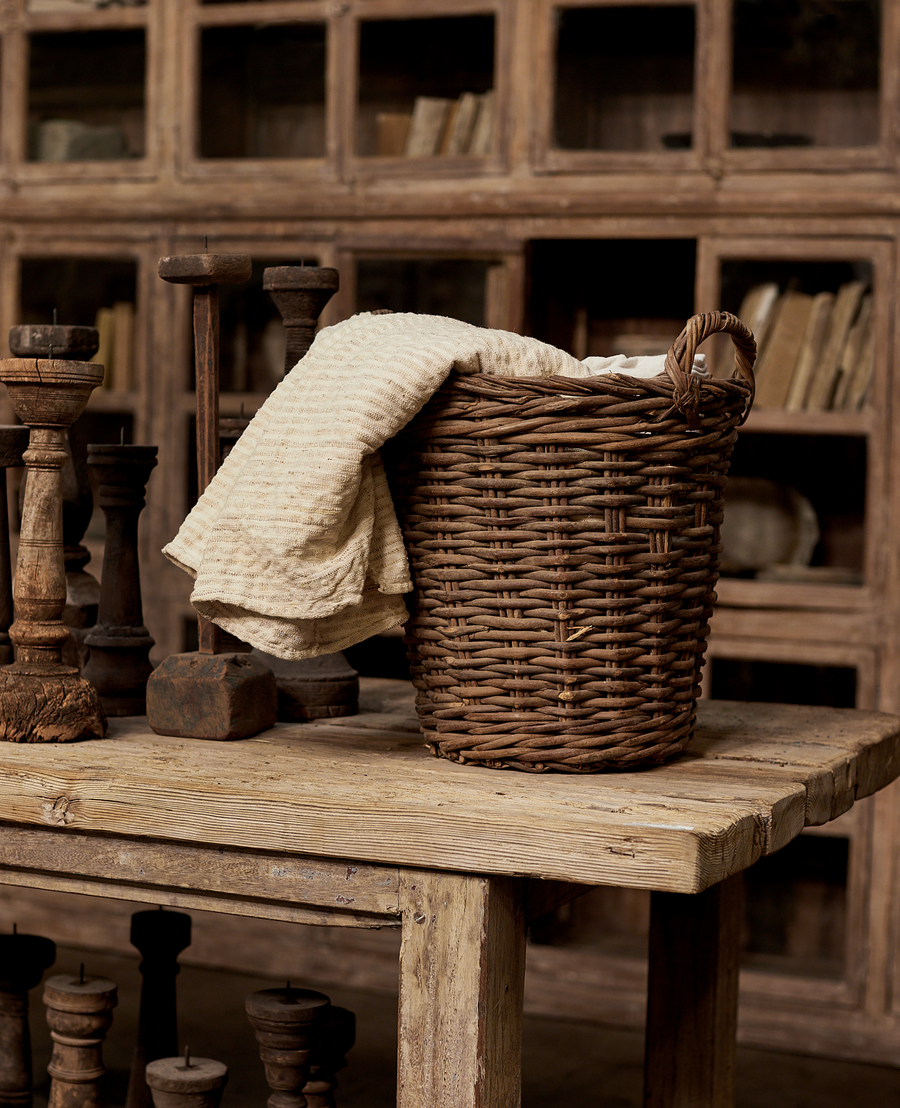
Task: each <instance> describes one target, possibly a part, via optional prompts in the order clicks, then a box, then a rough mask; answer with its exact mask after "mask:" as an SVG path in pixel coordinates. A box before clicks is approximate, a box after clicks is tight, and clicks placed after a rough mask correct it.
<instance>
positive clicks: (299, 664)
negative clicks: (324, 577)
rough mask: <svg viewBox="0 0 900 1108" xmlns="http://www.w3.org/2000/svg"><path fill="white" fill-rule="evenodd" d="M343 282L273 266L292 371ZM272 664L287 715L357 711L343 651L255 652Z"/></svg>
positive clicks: (354, 682) (271, 283)
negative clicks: (296, 656) (298, 655)
mask: <svg viewBox="0 0 900 1108" xmlns="http://www.w3.org/2000/svg"><path fill="white" fill-rule="evenodd" d="M338 286H339V279H338V271H337V270H336V269H328V268H326V267H323V266H315V265H283V266H271V267H270V268H268V269H265V270H263V288H264V289H266V291H267V292H268V293H269V295H270V296H271V297H272V299H273V300H274V301H275V306H276V307H277V308H278V310H279V312H280V313H281V316H282V322H283V323H284V327H285V330H286V331H287V348H286V352H285V359H284V371H285V373H287V372H288V371H289V370H291V369H292V368H293V367H294V366H295V365H296V364H297V362H298V361H300V359H301V358H302V357H304V355H305V354H306V352H307V351H308V350H309V348H310V346H312V343H313V339H314V338H315V337H316V325H317V323H318V321H319V315H320V314H321V312H322V309H323V308H324V307H325V305H326V304H327V303H328V301H329V300H330V299H331V297H332V296H333V295H334V294H335V292H336V291H337V289H338ZM253 653H254V654H255V655H257V656H258V657H259V658H261V659H262V660H263V661H264V662H265V664H266V665H267V666H269V667H270V669H271V670H272V673H273V674H274V675H275V684H276V686H277V687H278V718H279V719H280V720H282V721H291V720H304V719H320V718H322V717H330V716H352V715H355V714H356V713H357V712H358V711H359V674H358V673H357V672H356V670H355V669H354V668H353V667H352V666H351V665H350V663H349V662H348V661H347V659H346V658H345V657H344V655H343V654H342V653H341V652H339V651H338V652H336V653H333V654H320V655H319V656H318V657H315V658H305V659H303V660H301V661H287V660H285V659H284V658H276V657H275V656H274V655H273V654H268V653H266V652H265V651H262V650H254V652H253Z"/></svg>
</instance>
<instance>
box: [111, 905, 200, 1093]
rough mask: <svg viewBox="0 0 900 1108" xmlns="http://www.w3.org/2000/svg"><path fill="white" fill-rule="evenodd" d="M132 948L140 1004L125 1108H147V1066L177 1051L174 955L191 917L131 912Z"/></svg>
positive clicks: (186, 940)
mask: <svg viewBox="0 0 900 1108" xmlns="http://www.w3.org/2000/svg"><path fill="white" fill-rule="evenodd" d="M131 943H132V946H136V947H137V949H138V950H139V951H140V952H141V958H142V961H141V964H140V967H139V968H140V971H141V1000H140V1006H139V1008H138V1029H137V1042H136V1044H135V1048H134V1057H133V1059H132V1064H131V1075H130V1078H129V1081H128V1095H127V1097H126V1100H125V1108H149V1106H150V1105H151V1104H152V1098H151V1096H150V1089H149V1087H148V1085H147V1080H146V1076H145V1071H146V1068H147V1063H148V1062H155V1061H156V1060H157V1059H159V1058H172V1057H173V1056H174V1055H175V1054H177V1052H178V1021H177V1008H176V1003H175V978H176V977H177V975H178V961H177V959H178V955H179V954H180V953H181V952H182V950H184V949H185V947H187V946H190V943H191V917H190V916H188V915H186V914H185V913H184V912H166V911H145V912H135V913H134V915H133V916H132V917H131ZM198 1061H199V1060H198ZM195 1076H196V1075H195Z"/></svg>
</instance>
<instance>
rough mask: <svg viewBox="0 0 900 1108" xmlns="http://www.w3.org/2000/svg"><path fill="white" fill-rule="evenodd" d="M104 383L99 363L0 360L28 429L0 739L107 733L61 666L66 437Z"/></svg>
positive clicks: (79, 681) (0, 685) (79, 684)
mask: <svg viewBox="0 0 900 1108" xmlns="http://www.w3.org/2000/svg"><path fill="white" fill-rule="evenodd" d="M102 380H103V366H101V365H98V364H96V363H95V362H77V361H56V360H51V359H40V358H35V359H32V358H5V359H3V360H2V361H0V381H2V382H3V383H4V384H5V385H6V387H7V390H8V392H9V397H10V400H11V402H12V405H13V408H14V410H15V413H16V415H17V416H18V417H19V419H21V421H22V422H23V423H24V424H26V425H27V426H28V427H29V428H30V432H31V433H30V435H29V440H28V450H27V451H26V452H25V455H24V457H25V464H26V466H27V482H26V486H25V503H24V507H23V512H22V527H21V531H20V536H19V556H18V561H17V564H16V580H15V587H14V591H13V599H14V604H15V614H16V618H15V621H14V622H13V625H12V627H11V628H10V632H9V634H10V638H11V639H12V641H13V644H14V645H15V648H16V661H15V662H13V663H12V664H11V665H8V666H5V667H4V668H3V669H2V670H0V738H2V739H6V740H8V741H12V742H67V741H70V740H74V739H80V738H96V737H100V736H102V735H103V734H104V733H105V730H106V724H105V720H104V718H103V715H102V711H101V709H100V703H99V700H98V698H97V694H96V692H95V691H94V689H93V688H92V687H91V685H90V684H89V682H87V681H85V680H84V678H83V677H82V676H81V675H80V674H79V673H78V670H77V669H75V668H74V667H72V666H65V665H63V664H62V660H61V659H62V647H63V644H64V643H65V642H66V641H67V639H68V636H69V632H68V630H67V628H66V627H65V625H64V624H63V622H62V612H63V608H64V606H65V602H66V582H65V565H64V561H63V544H62V495H61V487H60V472H61V470H62V467H63V465H64V464H65V460H66V450H65V445H64V439H65V434H66V431H67V429H68V428H69V427H70V426H71V425H72V423H74V421H75V420H76V419H77V418H78V416H79V415H80V414H81V412H82V410H83V409H84V406H85V404H86V403H87V399H88V397H89V396H90V394H91V390H92V389H94V388H95V387H96V386H97V385H99V384H100V382H101V381H102Z"/></svg>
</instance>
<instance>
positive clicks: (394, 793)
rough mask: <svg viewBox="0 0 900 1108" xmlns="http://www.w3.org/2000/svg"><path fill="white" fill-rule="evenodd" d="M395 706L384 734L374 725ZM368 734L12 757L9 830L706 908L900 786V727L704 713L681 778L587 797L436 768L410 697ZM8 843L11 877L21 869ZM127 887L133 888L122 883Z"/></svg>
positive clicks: (396, 693) (134, 723) (131, 734)
mask: <svg viewBox="0 0 900 1108" xmlns="http://www.w3.org/2000/svg"><path fill="white" fill-rule="evenodd" d="M379 704H381V705H384V715H383V716H382V717H381V718H379V716H380V713H379V712H378V711H377V710H373V708H374V707H377V705H379ZM363 707H364V710H363V712H362V713H361V715H360V716H358V717H345V718H344V719H339V720H329V721H328V722H321V723H310V724H285V725H278V726H276V727H275V728H273V729H272V730H270V731H268V732H266V733H265V734H264V735H261V736H257V737H255V738H253V739H249V740H246V741H243V742H239V743H224V742H223V743H215V742H211V741H209V740H204V741H198V740H191V739H173V738H166V737H163V736H157V735H153V734H152V733H151V732H150V731H149V729H148V728H147V726H146V723H145V722H144V721H143V720H142V719H120V720H113V721H111V724H110V737H109V738H107V739H105V740H96V741H89V742H82V743H77V744H71V745H68V746H55V745H54V746H53V747H42V748H41V749H39V750H38V749H35V748H34V747H26V746H18V745H14V744H9V746H6V747H4V748H3V749H0V819H2V820H3V821H5V822H7V823H12V824H23V825H32V826H38V827H45V828H55V829H58V830H59V831H61V832H63V831H69V832H73V833H90V832H101V833H104V834H113V835H122V836H127V837H135V838H137V839H144V838H151V839H157V840H163V841H171V840H176V841H178V842H180V843H182V844H185V845H190V844H193V845H196V846H200V845H202V844H206V845H211V846H216V847H223V848H229V847H230V848H235V849H244V850H248V849H249V850H258V851H268V852H274V853H276V854H277V853H284V854H299V855H309V856H313V857H318V858H340V859H355V860H359V861H361V862H369V863H377V864H381V865H397V866H414V867H416V868H430V869H436V870H452V871H457V872H467V873H482V874H507V875H511V876H530V877H539V878H547V879H554V880H561V881H572V882H576V883H580V884H615V885H620V886H624V887H631V888H649V889H660V890H668V891H673V892H697V891H700V890H701V889H704V888H706V887H708V886H709V885H711V884H714V883H716V882H718V881H720V880H722V879H723V878H725V877H727V876H729V875H730V874H732V873H735V872H738V871H739V870H741V869H744V868H746V866H748V865H751V864H752V863H753V862H754V861H756V860H757V859H758V858H759V857H761V856H762V855H764V854H770V853H772V852H774V851H775V850H777V849H779V848H780V847H781V846H784V845H785V844H786V843H787V842H789V841H790V840H791V839H792V838H794V836H795V835H797V834H798V833H799V831H800V830H801V829H802V828H803V827H804V826H806V825H808V824H812V823H822V822H825V821H827V820H829V819H831V818H833V817H834V816H835V815H837V814H839V813H840V812H843V811H845V810H846V809H847V808H849V807H850V806H851V805H852V804H853V802H854V800H856V799H858V798H859V797H862V796H866V795H868V794H870V793H872V792H874V791H876V790H877V789H879V788H881V787H882V786H884V785H885V784H887V783H888V782H890V781H892V780H893V779H894V778H895V777H896V776H897V775H898V773H900V720H897V719H896V718H895V717H893V716H889V715H885V714H880V713H869V712H857V711H851V710H841V709H829V708H805V707H793V706H784V705H761V704H755V705H747V704H737V703H729V702H711V701H710V702H703V703H702V704H701V706H700V707H701V712H700V720H701V723H700V728H699V733H698V735H697V738H696V739H695V741H694V743H693V745H692V746H691V747H690V748H689V750H688V752H687V753H686V754H685V755H683V756H682V757H681V758H680V759H678V760H677V761H675V762H673V763H672V764H670V765H666V766H660V767H654V768H651V769H647V770H643V771H634V772H623V773H613V774H599V775H594V776H590V777H578V778H573V777H569V776H567V775H552V776H551V775H540V776H538V777H531V776H530V775H525V774H513V773H504V772H500V771H496V770H486V769H480V768H475V767H469V766H465V765H457V764H454V763H449V762H446V761H443V760H440V759H436V758H434V757H432V756H431V755H430V754H429V753H428V752H427V751H426V750H424V748H423V747H422V745H421V740H420V738H419V735H418V732H417V730H416V728H415V724H414V720H413V716H412V707H411V693H410V692H409V689H408V686H404V685H403V684H402V683H400V682H367V683H365V688H364V692H363ZM6 841H7V840H0V864H4V863H5V864H7V865H11V864H14V859H9V858H8V857H7V851H8V848H7V847H6V846H5V842H6ZM123 876H124V875H123Z"/></svg>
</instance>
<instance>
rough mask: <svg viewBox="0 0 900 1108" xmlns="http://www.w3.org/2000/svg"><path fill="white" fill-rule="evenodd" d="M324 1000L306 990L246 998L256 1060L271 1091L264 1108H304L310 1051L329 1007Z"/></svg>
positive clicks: (274, 991) (275, 991) (271, 991)
mask: <svg viewBox="0 0 900 1108" xmlns="http://www.w3.org/2000/svg"><path fill="white" fill-rule="evenodd" d="M329 1003H330V1002H329V1000H328V997H327V996H325V995H324V994H323V993H316V992H312V991H311V990H309V989H292V988H290V986H288V987H287V988H285V989H263V990H261V991H260V992H258V993H251V994H250V996H248V997H247V1001H246V1007H247V1016H248V1018H249V1020H250V1022H251V1024H252V1025H253V1028H254V1030H255V1031H256V1039H257V1042H258V1043H259V1056H260V1058H261V1060H262V1063H263V1066H264V1067H265V1071H266V1081H267V1082H268V1085H269V1088H270V1089H272V1095H271V1096H270V1097H269V1099H268V1101H267V1105H268V1108H306V1106H307V1100H306V1097H305V1096H304V1094H303V1089H304V1088H305V1087H306V1085H307V1083H308V1081H309V1067H310V1062H311V1052H312V1048H313V1046H314V1044H315V1042H316V1040H317V1038H318V1037H319V1034H320V1032H321V1024H322V1021H323V1020H324V1018H325V1015H326V1012H327V1010H328V1007H329Z"/></svg>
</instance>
